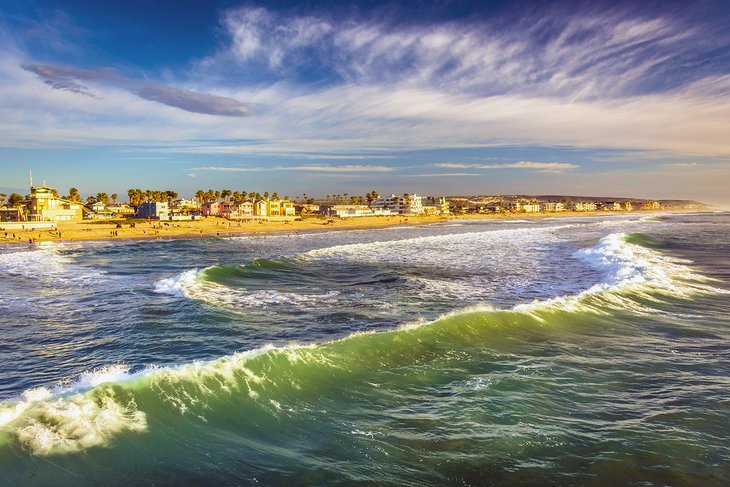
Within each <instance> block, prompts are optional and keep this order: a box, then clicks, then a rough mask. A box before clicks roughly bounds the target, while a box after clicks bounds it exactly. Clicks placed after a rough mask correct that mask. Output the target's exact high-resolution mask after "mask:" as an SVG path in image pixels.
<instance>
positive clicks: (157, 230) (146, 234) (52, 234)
mask: <svg viewBox="0 0 730 487" xmlns="http://www.w3.org/2000/svg"><path fill="white" fill-rule="evenodd" d="M660 212H666V210H661V211H655V212H652V211H642V212H640V213H646V214H650V213H660ZM616 213H618V212H605V211H595V212H572V211H563V212H559V213H519V214H517V213H507V214H468V215H448V216H444V215H442V216H368V217H356V218H331V219H327V218H304V219H297V220H293V221H267V220H254V221H241V222H239V221H231V220H226V219H223V218H215V217H210V218H203V219H202V220H197V221H183V222H162V223H160V222H157V221H150V222H148V221H146V220H141V219H127V220H123V221H119V222H120V223H119V224H120V225H121V228H120V227H118V224H117V223H116V222H117V220H115V222H108V221H83V222H59V223H58V224H57V229H55V230H48V229H36V228H34V226H33V222H28V223H26V224H25V229H20V230H18V229H12V230H2V231H0V243H6V244H28V243H30V241H31V240H32V243H38V242H49V241H50V242H74V241H87V240H119V239H167V238H195V237H210V236H220V237H227V236H234V235H245V234H259V233H282V232H286V233H295V232H303V231H306V232H308V231H316V230H355V229H367V228H380V227H387V226H394V225H424V224H429V223H436V222H439V221H447V220H463V219H467V220H469V219H533V218H555V217H561V218H562V217H574V216H595V215H601V216H605V215H607V214H616ZM634 213H638V212H634ZM132 225H134V226H132ZM0 228H2V224H0ZM6 233H7V236H6Z"/></svg>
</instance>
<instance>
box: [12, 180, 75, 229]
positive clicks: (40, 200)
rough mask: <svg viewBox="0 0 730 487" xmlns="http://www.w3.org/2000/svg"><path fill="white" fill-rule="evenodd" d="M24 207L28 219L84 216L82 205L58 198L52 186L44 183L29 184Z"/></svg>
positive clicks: (40, 220)
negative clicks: (26, 210)
mask: <svg viewBox="0 0 730 487" xmlns="http://www.w3.org/2000/svg"><path fill="white" fill-rule="evenodd" d="M26 207H27V209H28V219H29V220H30V221H37V222H58V221H81V220H83V218H84V205H82V204H81V203H80V202H78V201H69V200H65V199H62V198H59V197H58V196H56V192H55V191H54V190H53V188H49V187H48V186H45V185H43V186H37V187H36V186H31V188H30V196H29V197H28V200H27V203H26Z"/></svg>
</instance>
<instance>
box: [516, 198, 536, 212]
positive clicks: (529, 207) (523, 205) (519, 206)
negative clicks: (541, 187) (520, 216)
mask: <svg viewBox="0 0 730 487" xmlns="http://www.w3.org/2000/svg"><path fill="white" fill-rule="evenodd" d="M514 211H515V212H516V213H540V211H542V205H541V204H540V203H538V202H536V201H515V203H514Z"/></svg>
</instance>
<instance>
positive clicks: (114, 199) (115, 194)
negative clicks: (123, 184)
mask: <svg viewBox="0 0 730 487" xmlns="http://www.w3.org/2000/svg"><path fill="white" fill-rule="evenodd" d="M117 198H119V195H118V194H117V193H112V202H113V203H114V204H115V205H116V204H117Z"/></svg>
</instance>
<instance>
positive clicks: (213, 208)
mask: <svg viewBox="0 0 730 487" xmlns="http://www.w3.org/2000/svg"><path fill="white" fill-rule="evenodd" d="M222 213H223V203H221V202H218V201H206V202H205V203H203V204H202V205H201V206H200V214H201V215H203V216H220V215H221V214H222Z"/></svg>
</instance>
